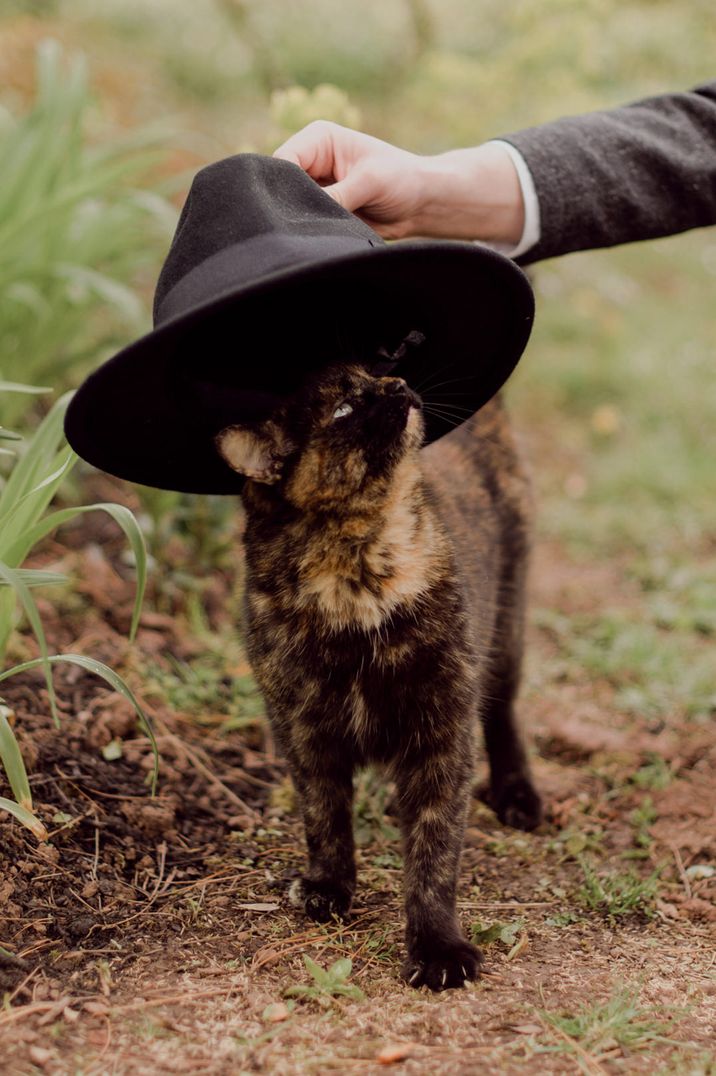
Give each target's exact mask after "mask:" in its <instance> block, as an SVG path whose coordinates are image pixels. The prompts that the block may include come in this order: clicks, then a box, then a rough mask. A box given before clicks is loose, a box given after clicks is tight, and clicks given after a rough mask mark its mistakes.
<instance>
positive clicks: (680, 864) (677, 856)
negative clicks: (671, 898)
mask: <svg viewBox="0 0 716 1076" xmlns="http://www.w3.org/2000/svg"><path fill="white" fill-rule="evenodd" d="M667 844H668V846H669V848H670V849H671V852H672V854H673V856H674V860H675V862H676V869H677V871H678V872H679V877H680V878H681V884H682V885H683V887H684V892H685V893H686V899H687V900H691V883H690V881H689V877H688V875H687V873H686V871H685V870H684V861H683V859H682V858H681V852H680V851H679V849H678V847H677V846H676V845H675V844H673V843H672V842H671V841H667Z"/></svg>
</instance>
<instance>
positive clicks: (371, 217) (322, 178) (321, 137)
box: [273, 120, 425, 239]
mask: <svg viewBox="0 0 716 1076" xmlns="http://www.w3.org/2000/svg"><path fill="white" fill-rule="evenodd" d="M273 155H274V157H281V158H282V159H283V160H286V161H293V163H294V164H297V165H299V166H300V167H301V168H303V170H304V171H305V172H308V174H309V176H311V177H312V178H313V179H315V180H316V181H317V182H318V183H320V184H321V186H322V187H324V189H325V191H326V193H327V194H330V195H331V197H332V198H334V199H335V200H336V201H337V202H338V204H339V205H342V206H343V208H344V209H347V210H349V211H350V212H352V213H357V215H358V216H359V217H361V218H362V219H363V220H364V221H365V222H366V223H367V224H369V225H370V226H371V227H372V228H374V229H375V231H377V232H378V233H379V234H380V235H382V236H384V237H385V238H386V239H400V238H403V237H404V236H406V235H414V234H416V233H415V228H416V224H417V220H418V217H419V214H420V210H421V208H422V204H423V202H424V200H425V194H424V190H423V177H422V169H421V158H420V157H419V156H418V155H417V154H416V153H409V152H408V151H407V150H404V149H398V147H397V146H391V145H390V143H388V142H382V141H381V140H380V139H379V138H373V136H372V135H368V134H363V133H362V132H361V131H352V130H350V129H349V128H348V127H341V125H340V124H338V123H331V122H329V121H327V120H315V121H314V122H313V123H309V124H308V125H307V126H306V127H304V128H303V129H302V130H300V131H298V132H297V133H296V134H294V135H291V137H290V138H289V139H287V141H286V142H284V143H283V145H281V146H279V147H278V149H277V150H275V151H274V154H273Z"/></svg>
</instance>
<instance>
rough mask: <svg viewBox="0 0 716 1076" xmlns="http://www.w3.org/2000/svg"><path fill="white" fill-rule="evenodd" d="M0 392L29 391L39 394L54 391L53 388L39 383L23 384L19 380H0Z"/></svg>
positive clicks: (32, 393)
mask: <svg viewBox="0 0 716 1076" xmlns="http://www.w3.org/2000/svg"><path fill="white" fill-rule="evenodd" d="M0 392H27V393H29V394H30V395H31V396H38V395H40V394H41V393H43V392H52V389H48V388H41V387H40V386H38V385H21V384H20V382H19V381H0Z"/></svg>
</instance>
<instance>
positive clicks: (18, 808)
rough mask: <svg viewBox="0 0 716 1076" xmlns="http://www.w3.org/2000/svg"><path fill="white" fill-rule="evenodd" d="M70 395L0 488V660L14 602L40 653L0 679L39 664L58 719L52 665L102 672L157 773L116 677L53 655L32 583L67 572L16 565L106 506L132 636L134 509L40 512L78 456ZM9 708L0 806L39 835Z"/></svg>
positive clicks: (3, 723) (137, 537) (139, 556)
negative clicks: (128, 583) (129, 570)
mask: <svg viewBox="0 0 716 1076" xmlns="http://www.w3.org/2000/svg"><path fill="white" fill-rule="evenodd" d="M16 388H17V386H16ZM68 402H69V396H65V397H63V398H62V399H60V400H58V401H57V403H56V404H55V405H54V407H53V408H52V409H51V410H50V411H49V413H48V414H47V415H46V417H45V418H44V419H43V421H42V422H41V423H40V425H39V427H38V428H37V430H36V431H35V433H34V435H33V436H32V438H31V439H30V440H29V441H27V442H26V443H21V444H20V446H19V447H18V450H17V452H18V454H17V459H16V462H15V463H14V466H13V467H12V469H11V471H10V473H9V476H8V477H7V478H6V480H5V483H4V486H3V487H2V492H0V664H1V663H2V661H3V658H4V655H5V650H6V647H7V643H8V640H9V637H10V633H11V631H12V629H13V627H14V624H15V610H16V607H17V606H18V605H19V607H20V608H21V609H22V611H23V613H24V614H25V616H26V618H27V620H28V622H29V624H30V627H31V629H32V631H33V633H34V635H35V638H36V640H37V645H38V648H39V651H40V657H39V658H37V659H34V660H32V661H28V662H24V663H23V664H21V665H17V666H14V667H13V668H11V669H6V670H4V671H3V672H0V681H2V680H5V679H7V677H9V676H12V675H13V674H14V673H18V672H22V671H25V670H27V669H31V668H34V667H36V666H41V667H42V669H43V671H44V674H45V681H46V684H47V691H48V696H49V702H50V709H51V711H52V716H53V720H54V722H55V725H56V726H58V727H59V716H58V713H57V705H56V700H55V691H54V686H53V679H52V665H53V664H54V663H57V662H58V661H67V662H70V663H72V664H75V665H78V666H80V667H82V668H84V669H85V670H87V671H89V672H92V673H94V674H96V675H98V676H100V677H102V678H103V679H104V680H105V681H106V682H107V683H109V684H110V685H111V686H112V687H113V688H114V690H115V691H119V692H120V693H121V694H123V695H124V696H125V698H127V699H128V700H129V701H130V702H131V703H132V705H133V706H134V708H135V710H136V712H137V714H138V716H139V720H140V723H141V724H142V725H143V727H144V728H145V730H146V731H147V733H148V735H149V736H150V739H151V740H152V744H153V746H154V750H155V769H154V781H156V766H157V754H156V745H155V744H154V740H153V734H152V731H151V728H150V726H149V723H148V721H147V718H146V716H145V715H144V713H143V711H142V709H141V707H140V706H139V704H138V702H137V700H136V699H135V697H134V695H133V694H132V692H131V691H130V689H129V687H128V686H127V685H126V684H125V683H124V681H123V680H122V679H121V677H119V676H118V675H117V674H116V673H115V672H113V671H112V670H111V669H110V668H108V667H107V666H106V665H104V664H103V663H102V662H99V661H96V660H95V659H93V658H89V657H86V656H84V655H81V654H67V655H64V656H61V655H52V656H51V655H50V654H49V653H48V648H47V641H46V639H45V633H44V630H43V627H42V622H41V620H40V614H39V612H38V609H37V605H36V603H35V599H34V598H33V596H32V588H34V587H38V586H48V585H55V586H56V585H58V584H61V583H65V582H67V578H66V577H65V576H63V575H60V574H58V573H57V572H49V571H44V570H37V569H26V568H23V567H22V564H23V563H24V561H25V560H26V558H27V556H28V555H29V553H30V552H31V551H32V549H33V548H34V546H35V545H37V543H38V542H40V541H41V540H42V539H43V538H45V537H46V536H47V535H48V534H50V533H51V531H53V530H55V529H56V528H57V527H59V526H61V525H62V524H63V523H67V522H68V521H69V520H72V519H74V518H76V517H77V516H79V515H82V514H84V513H85V512H91V511H96V510H98V509H99V510H102V511H104V512H107V513H108V514H109V515H110V516H111V517H112V518H113V519H114V520H115V522H116V523H117V524H118V525H119V526H120V527H121V528H122V530H123V531H124V533H125V534H126V536H127V538H128V540H129V543H130V546H131V548H132V553H133V555H134V560H135V564H136V569H137V592H136V598H135V604H134V613H133V616H132V623H131V628H130V638H132V639H133V638H134V635H135V632H136V630H137V625H138V623H139V615H140V611H141V606H142V599H143V596H144V587H145V581H146V551H145V548H144V539H143V538H142V533H141V531H140V529H139V526H138V525H137V522H136V520H135V519H134V517H133V516H132V513H131V512H130V511H129V510H128V509H127V508H125V507H124V506H123V505H118V504H94V505H81V506H78V507H74V508H64V509H59V510H57V511H55V512H50V513H49V514H46V510H47V508H48V506H49V504H50V501H51V500H52V498H53V496H54V494H55V493H56V491H57V489H58V487H59V485H60V483H61V482H62V480H63V478H64V477H65V476H66V475H67V474H68V473H69V471H70V470H71V468H72V466H73V465H74V463H75V461H76V458H77V457H76V456H75V454H74V453H73V452H72V451H71V450H70V449H69V448H68V447H67V445H66V444H65V443H64V439H63V434H62V420H63V417H64V412H65V409H66V407H67V403H68ZM0 701H1V700H0ZM10 716H11V712H10V711H9V710H8V709H7V707H3V709H2V715H1V720H0V761H2V763H3V766H4V767H5V770H6V773H7V775H8V781H9V783H10V787H11V789H12V792H13V795H14V796H15V798H16V801H17V802H16V803H14V804H13V803H12V801H11V800H7V799H5V798H0V808H3V809H5V810H7V811H10V812H11V813H12V814H14V816H15V817H16V818H17V819H18V820H19V821H21V822H22V823H23V824H24V825H27V826H29V828H30V829H32V830H33V832H34V833H35V834H36V835H37V836H38V837H42V836H44V827H43V826H42V824H41V823H40V822H39V821H38V820H37V819H36V817H35V816H34V815H33V814H32V797H31V794H30V786H29V782H28V779H27V773H26V771H25V766H24V763H23V760H22V754H21V752H20V749H19V746H18V744H17V741H16V739H15V736H14V733H13V731H12V727H11V725H10V722H9V720H8V718H9V717H10Z"/></svg>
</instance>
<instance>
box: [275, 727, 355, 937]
mask: <svg viewBox="0 0 716 1076" xmlns="http://www.w3.org/2000/svg"><path fill="white" fill-rule="evenodd" d="M317 746H318V745H315V747H316V748H317ZM289 763H290V766H291V774H292V777H293V782H294V785H295V786H296V791H297V792H298V795H299V798H300V802H301V810H302V813H303V822H304V826H305V830H306V845H307V848H308V869H307V871H306V873H305V874H304V875H303V877H302V878H299V879H297V881H295V882H294V883H293V885H292V886H291V890H290V894H289V896H290V899H291V902H292V903H293V904H295V905H296V906H297V907H300V908H302V909H303V911H304V912H305V913H306V915H308V916H309V917H310V918H311V919H315V920H317V921H318V922H320V923H323V922H326V921H327V920H329V919H331V917H332V916H334V915H337V916H339V917H344V916H346V915H347V914H348V912H349V911H350V906H351V902H352V900H353V893H354V890H355V883H356V868H355V858H354V844H353V767H352V765H351V764H350V763H349V762H348V761H347V760H346V758H345V751H343V757H341V752H340V750H339V749H338V748H337V747H336V748H334V749H331V747H330V746H329V745H328V744H326V742H325V740H324V742H323V743H322V744H321V750H320V753H319V752H318V750H316V749H314V745H312V744H309V743H304V744H303V745H302V748H301V749H298V750H293V751H291V752H290V755H289Z"/></svg>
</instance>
